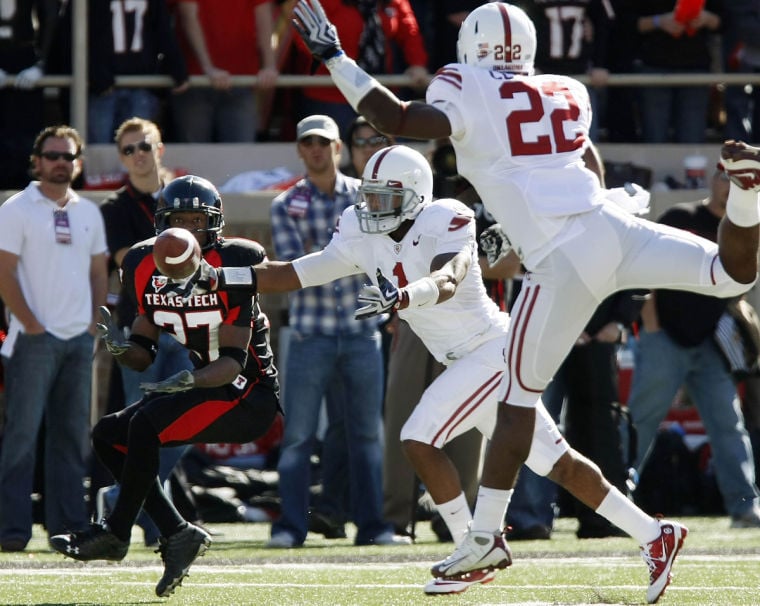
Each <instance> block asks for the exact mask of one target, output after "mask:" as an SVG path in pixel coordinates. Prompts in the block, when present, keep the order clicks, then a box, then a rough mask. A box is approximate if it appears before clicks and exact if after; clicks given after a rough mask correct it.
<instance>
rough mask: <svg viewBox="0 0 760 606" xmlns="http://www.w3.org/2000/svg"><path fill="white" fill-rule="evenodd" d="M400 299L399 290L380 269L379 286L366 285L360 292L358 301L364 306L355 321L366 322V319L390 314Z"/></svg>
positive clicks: (356, 315) (356, 312) (358, 310)
mask: <svg viewBox="0 0 760 606" xmlns="http://www.w3.org/2000/svg"><path fill="white" fill-rule="evenodd" d="M398 297H399V290H398V288H396V287H395V286H394V285H393V282H391V281H390V280H389V279H388V278H386V277H385V276H384V275H383V272H381V271H380V268H378V269H377V286H375V285H374V284H365V285H364V286H362V289H361V290H360V291H359V296H358V297H357V299H358V301H359V303H363V304H364V305H363V307H360V308H359V309H357V310H356V311H355V312H354V319H356V320H364V319H365V318H371V317H372V316H379V315H380V314H384V313H386V312H389V311H390V310H391V309H393V306H394V305H395V304H396V302H397V301H398Z"/></svg>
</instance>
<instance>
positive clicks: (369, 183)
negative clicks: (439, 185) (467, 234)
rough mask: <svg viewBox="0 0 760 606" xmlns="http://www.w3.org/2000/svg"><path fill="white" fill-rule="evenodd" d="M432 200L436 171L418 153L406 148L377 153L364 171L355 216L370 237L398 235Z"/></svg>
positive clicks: (393, 146)
mask: <svg viewBox="0 0 760 606" xmlns="http://www.w3.org/2000/svg"><path fill="white" fill-rule="evenodd" d="M432 199H433V171H432V170H431V168H430V163H429V162H428V161H427V159H425V156H423V155H422V154H421V153H419V152H418V151H415V150H413V149H412V148H411V147H406V146H405V145H392V146H390V147H385V148H383V149H381V150H378V151H377V152H375V153H374V154H372V156H371V157H370V159H369V161H368V162H367V165H366V166H365V167H364V174H363V175H362V184H361V186H360V187H359V198H358V200H357V202H356V206H355V209H356V216H357V218H358V219H359V229H361V230H362V231H363V232H364V233H367V234H387V233H390V232H392V231H395V230H396V229H397V228H398V226H399V225H401V223H402V222H403V221H405V220H407V219H414V218H415V217H416V216H417V215H418V214H419V212H420V211H421V210H422V207H423V205H424V204H427V203H428V202H430V201H431V200H432Z"/></svg>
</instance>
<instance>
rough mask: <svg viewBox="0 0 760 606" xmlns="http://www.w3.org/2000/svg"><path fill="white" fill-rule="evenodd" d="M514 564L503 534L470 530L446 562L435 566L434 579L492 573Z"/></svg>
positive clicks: (433, 570) (432, 569) (433, 569)
mask: <svg viewBox="0 0 760 606" xmlns="http://www.w3.org/2000/svg"><path fill="white" fill-rule="evenodd" d="M511 564H512V552H511V551H510V550H509V546H508V545H507V542H506V541H505V540H504V536H503V535H502V534H501V533H493V532H487V531H474V530H469V531H468V532H467V535H466V536H465V538H464V541H462V543H461V544H460V545H459V547H457V548H456V549H455V550H454V553H452V554H451V555H450V556H449V557H447V558H446V559H445V560H442V561H440V562H438V563H437V564H434V565H433V567H432V568H431V569H430V572H431V573H432V574H433V576H434V577H436V578H438V577H458V576H461V575H463V574H465V573H468V572H475V571H483V572H490V571H492V570H498V569H502V568H506V567H507V566H510V565H511Z"/></svg>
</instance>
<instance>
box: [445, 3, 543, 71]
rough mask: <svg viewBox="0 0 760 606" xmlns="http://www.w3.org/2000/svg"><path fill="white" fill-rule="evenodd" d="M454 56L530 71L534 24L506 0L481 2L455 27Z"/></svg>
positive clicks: (476, 64)
mask: <svg viewBox="0 0 760 606" xmlns="http://www.w3.org/2000/svg"><path fill="white" fill-rule="evenodd" d="M457 57H458V60H459V63H464V64H466V65H472V66H474V67H482V68H484V69H491V70H499V71H508V72H513V73H515V74H526V75H531V74H533V62H534V61H535V59H536V26H535V25H533V22H532V21H531V20H530V18H529V17H528V15H526V14H525V11H523V10H522V9H521V8H518V7H516V6H512V5H511V4H507V3H506V2H489V3H488V4H483V5H481V6H479V7H478V8H476V9H475V10H474V11H472V12H471V13H470V14H469V15H467V18H466V19H465V20H464V21H463V22H462V25H461V26H460V28H459V39H458V40H457Z"/></svg>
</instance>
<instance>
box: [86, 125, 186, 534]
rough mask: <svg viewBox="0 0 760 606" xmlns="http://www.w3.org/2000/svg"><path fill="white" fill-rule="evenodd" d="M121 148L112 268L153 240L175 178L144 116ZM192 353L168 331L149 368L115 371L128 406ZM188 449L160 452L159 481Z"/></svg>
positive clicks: (109, 208) (111, 208)
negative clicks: (162, 199) (123, 174)
mask: <svg viewBox="0 0 760 606" xmlns="http://www.w3.org/2000/svg"><path fill="white" fill-rule="evenodd" d="M115 141H116V149H117V151H118V153H119V160H121V164H122V166H123V167H124V168H125V170H126V171H127V182H126V184H125V185H124V187H122V188H121V189H119V190H117V191H115V192H114V193H113V194H111V195H110V196H109V197H108V198H107V199H106V200H105V202H104V203H103V205H102V206H101V207H100V210H101V212H102V213H103V219H104V221H105V225H106V240H107V242H108V249H109V251H110V252H111V259H110V268H109V269H110V270H112V271H113V270H118V269H119V268H120V267H121V263H122V260H123V259H124V256H125V255H126V254H127V252H128V251H129V249H130V247H131V246H132V245H133V244H136V243H137V242H141V241H142V240H147V239H148V238H152V237H153V236H154V235H155V234H156V228H155V225H154V214H155V211H156V204H157V200H158V196H159V194H160V193H161V189H162V187H163V185H164V184H165V183H167V182H168V181H169V180H171V175H169V174H168V173H169V171H167V170H166V169H165V168H164V167H163V166H162V164H161V158H162V157H163V155H164V150H165V148H164V144H163V143H162V142H161V132H160V131H159V129H158V126H157V125H156V124H155V123H154V122H151V121H150V120H145V119H143V118H130V119H128V120H125V121H124V122H122V123H121V124H120V125H119V127H118V129H117V130H116V137H115ZM115 312H116V313H115V315H116V318H117V322H118V326H119V328H120V329H122V330H124V331H128V330H129V327H130V326H132V322H133V321H134V319H135V315H136V313H137V309H136V303H135V301H134V298H133V297H130V296H129V293H127V292H125V290H124V287H123V286H122V289H121V292H120V293H119V295H118V299H117V300H116V302H115ZM191 368H192V364H191V363H190V359H189V358H188V356H187V350H186V349H185V348H184V347H182V345H181V344H179V343H178V342H177V340H176V339H174V338H172V336H171V335H170V334H169V333H161V335H160V336H159V347H158V350H157V353H156V359H155V361H154V362H153V364H151V365H150V366H149V367H148V368H147V369H145V370H144V371H142V372H138V371H136V370H133V369H131V368H129V367H128V366H121V365H116V367H115V368H114V370H113V373H112V375H113V374H114V373H119V372H120V374H121V382H122V385H123V391H124V402H123V404H124V405H127V406H128V405H129V404H132V403H133V402H137V401H138V400H139V399H141V398H142V397H143V392H142V390H141V389H140V383H145V382H155V381H160V380H161V379H165V378H166V377H170V376H172V375H174V374H176V373H178V372H179V371H180V370H184V369H188V370H189V369H191ZM121 404H122V403H121V402H118V404H117V406H114V407H113V409H112V410H108V411H106V412H115V411H116V410H118V409H120V408H122V406H121ZM186 450H187V447H185V446H177V447H172V448H165V449H163V450H161V455H160V456H161V468H160V470H159V479H160V480H161V481H162V482H163V481H165V480H166V479H167V477H168V476H169V475H170V473H171V471H172V469H174V466H175V465H176V463H177V461H178V460H179V458H180V457H181V456H182V455H183V454H184V453H185V452H186ZM117 496H118V487H117V486H115V485H114V486H109V487H105V488H103V489H101V491H99V492H98V499H97V508H98V518H102V517H103V516H104V514H105V513H106V511H105V510H106V509H110V508H111V507H110V506H111V505H112V504H113V503H115V502H116V498H117ZM137 523H138V524H139V525H140V526H141V527H142V529H143V532H144V539H145V544H146V545H155V544H157V543H158V537H159V532H158V528H156V525H155V524H153V522H152V521H151V520H150V518H149V517H148V516H146V515H145V514H140V517H139V518H138V520H137Z"/></svg>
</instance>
